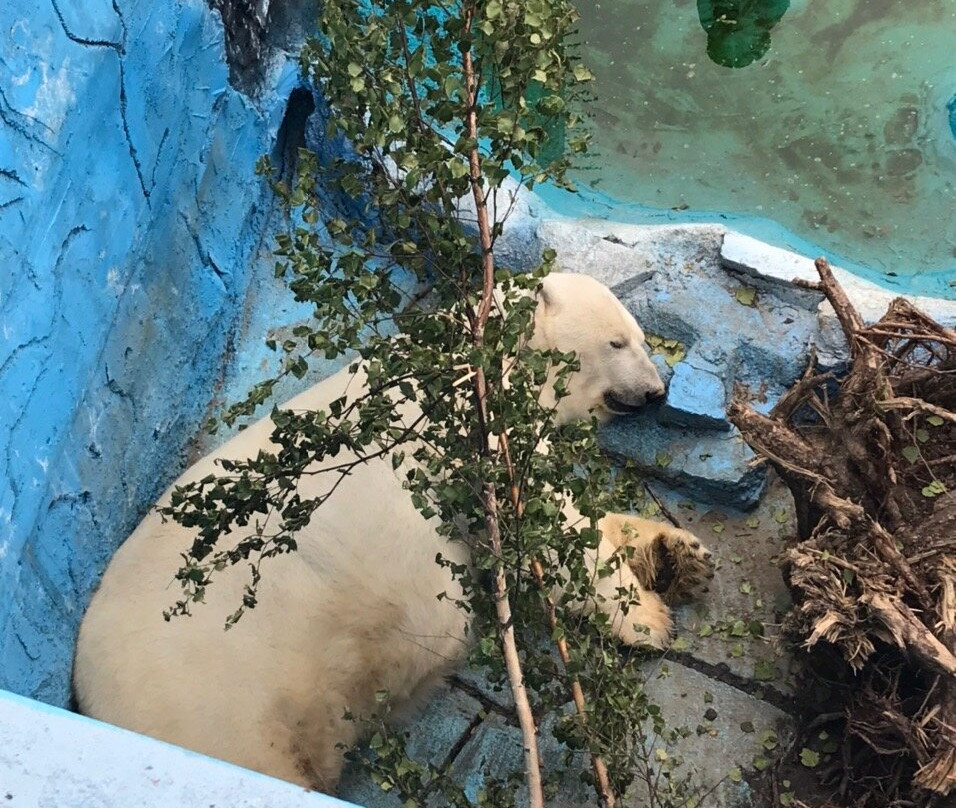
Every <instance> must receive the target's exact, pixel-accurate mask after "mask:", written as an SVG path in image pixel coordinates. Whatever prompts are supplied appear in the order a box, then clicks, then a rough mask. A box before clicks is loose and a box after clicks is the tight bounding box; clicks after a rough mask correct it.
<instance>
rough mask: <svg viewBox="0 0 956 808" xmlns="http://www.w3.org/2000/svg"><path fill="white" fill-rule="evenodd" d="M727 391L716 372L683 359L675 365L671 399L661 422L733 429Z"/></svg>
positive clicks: (667, 402) (663, 407)
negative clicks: (728, 412) (729, 419)
mask: <svg viewBox="0 0 956 808" xmlns="http://www.w3.org/2000/svg"><path fill="white" fill-rule="evenodd" d="M726 398H727V393H726V390H725V389H724V382H723V380H722V379H721V378H720V377H719V376H718V375H717V374H716V373H713V372H711V371H709V370H704V369H703V368H699V367H695V366H694V365H692V364H691V363H690V362H679V363H678V364H677V366H676V367H675V368H674V374H673V376H672V377H671V380H670V385H669V387H668V389H667V400H666V401H665V402H664V403H663V405H662V406H661V411H660V416H661V422H662V423H665V424H671V425H673V426H679V427H685V428H687V429H705V430H706V429H715V430H723V431H726V430H728V429H730V422H729V421H728V420H727V411H726Z"/></svg>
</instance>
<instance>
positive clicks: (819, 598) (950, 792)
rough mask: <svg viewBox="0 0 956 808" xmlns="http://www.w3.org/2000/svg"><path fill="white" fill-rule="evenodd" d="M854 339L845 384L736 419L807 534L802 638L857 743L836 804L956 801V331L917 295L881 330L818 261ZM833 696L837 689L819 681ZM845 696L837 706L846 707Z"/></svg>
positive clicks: (823, 378) (811, 386) (747, 410)
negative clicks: (919, 304) (784, 487)
mask: <svg viewBox="0 0 956 808" xmlns="http://www.w3.org/2000/svg"><path fill="white" fill-rule="evenodd" d="M816 266H817V270H818V272H819V274H820V282H819V283H814V284H806V285H807V286H811V287H813V288H815V289H818V290H819V291H821V292H822V293H823V294H824V295H825V296H826V298H827V299H828V300H829V302H830V304H831V305H832V306H833V309H834V310H835V312H836V314H837V317H838V318H839V321H840V324H841V326H842V328H843V331H844V333H845V335H846V338H847V341H848V343H849V345H850V354H851V365H850V368H849V371H848V373H847V374H846V376H845V377H843V378H842V379H840V380H839V381H838V380H836V379H835V378H834V377H833V375H832V374H828V373H818V372H816V370H815V368H814V366H813V365H814V361H813V359H811V363H810V367H808V369H807V372H806V373H805V374H804V377H803V378H802V379H801V380H800V381H799V382H797V384H796V385H795V386H794V388H793V389H792V390H791V391H790V392H789V393H787V395H785V396H784V397H783V398H782V399H781V400H780V402H779V403H778V404H777V406H776V407H775V409H774V411H773V412H771V414H770V416H769V417H767V416H764V415H761V414H759V413H758V412H756V411H755V410H754V409H753V408H752V407H751V406H750V405H749V404H748V401H747V397H746V391H744V390H738V391H737V393H736V395H735V397H734V401H733V404H732V406H731V412H730V417H731V420H732V421H733V422H734V423H735V424H736V425H737V427H738V428H739V429H740V431H741V433H742V434H743V436H744V439H745V440H746V441H747V442H748V443H749V444H750V445H751V446H752V447H753V448H754V449H755V450H756V451H757V452H758V454H760V455H762V456H763V457H764V458H766V459H767V460H768V461H769V462H770V463H771V464H772V465H773V466H774V467H775V468H776V470H777V472H778V473H779V474H780V476H781V477H782V478H783V479H784V480H785V481H786V483H787V484H788V486H789V488H790V490H791V492H792V493H793V496H794V501H795V505H796V509H797V523H798V534H799V535H798V536H796V537H794V540H793V542H792V543H791V545H790V546H789V547H788V550H787V552H786V554H785V563H786V566H787V572H788V576H789V584H790V588H791V591H792V594H793V598H794V604H795V605H794V608H793V610H792V612H791V614H790V615H789V617H788V624H787V628H788V630H789V633H790V635H791V636H793V637H795V638H797V639H798V640H799V641H800V642H801V643H802V645H803V646H804V647H806V648H807V649H808V651H807V652H808V654H809V655H810V657H811V664H808V665H807V666H806V668H807V670H808V671H809V672H810V673H808V675H809V676H810V677H813V676H814V675H817V676H818V677H824V678H825V679H826V682H825V686H826V688H827V690H828V693H829V697H830V704H831V706H829V707H828V708H827V709H828V710H829V711H833V712H834V718H835V720H836V724H835V725H834V727H833V728H832V729H835V732H832V731H831V733H830V734H831V736H833V735H838V736H839V737H841V738H842V741H841V749H840V750H839V753H838V754H836V755H834V759H835V761H836V763H835V765H834V766H832V767H831V772H830V773H831V774H832V775H833V782H834V787H833V794H834V797H833V799H839V800H840V801H841V802H842V803H843V804H844V805H852V806H874V808H876V806H879V808H883V806H894V805H900V806H902V805H907V806H910V805H912V806H934V805H938V806H943V805H951V804H953V803H951V802H950V800H953V801H954V802H956V331H954V330H953V329H950V328H945V327H943V326H941V325H939V324H938V323H936V322H935V321H933V320H932V319H931V318H929V317H927V316H926V315H925V314H923V313H922V312H920V311H919V310H917V309H916V308H914V307H913V306H912V305H911V304H910V303H908V302H907V301H905V300H903V299H896V300H894V301H893V302H892V304H891V305H890V307H889V310H888V311H887V313H886V314H885V315H884V316H883V318H882V319H881V320H880V321H879V322H877V323H876V324H874V325H872V326H867V325H865V323H864V322H863V320H862V318H861V317H860V315H859V314H858V313H857V311H856V310H855V309H854V308H853V306H852V304H851V303H850V301H849V300H848V298H847V297H846V295H845V293H844V292H843V290H842V289H841V287H840V286H839V284H838V283H837V282H836V280H835V279H834V277H833V274H832V272H831V270H830V267H829V265H828V264H827V262H826V260H824V259H822V258H821V259H818V260H817V262H816ZM807 684H808V685H809V686H811V687H813V686H816V687H818V688H819V687H822V686H823V685H824V682H823V681H822V679H818V680H817V681H815V682H814V681H809V682H808V683H807ZM834 701H836V707H833V706H832V704H833V702H834Z"/></svg>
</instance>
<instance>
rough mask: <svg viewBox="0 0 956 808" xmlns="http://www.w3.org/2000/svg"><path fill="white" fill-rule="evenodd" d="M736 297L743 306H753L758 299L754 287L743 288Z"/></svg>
mask: <svg viewBox="0 0 956 808" xmlns="http://www.w3.org/2000/svg"><path fill="white" fill-rule="evenodd" d="M734 297H735V298H736V299H737V302H738V303H739V304H740V305H741V306H753V305H754V302H755V301H756V299H757V290H756V289H754V288H753V287H752V286H741V287H740V288H739V289H738V290H737V293H736V294H735V295H734Z"/></svg>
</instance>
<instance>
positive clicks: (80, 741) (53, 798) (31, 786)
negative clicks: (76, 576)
mask: <svg viewBox="0 0 956 808" xmlns="http://www.w3.org/2000/svg"><path fill="white" fill-rule="evenodd" d="M236 709H239V710H241V709H242V704H241V702H240V703H237V705H236ZM210 731H215V728H214V727H211V728H210ZM0 806H10V808H114V807H115V808H354V806H352V804H351V803H347V802H344V801H342V800H339V799H336V798H334V797H329V796H327V795H325V794H319V793H317V792H312V791H306V790H304V789H302V788H300V787H298V786H295V785H292V784H291V783H286V782H283V781H281V780H276V779H274V778H272V777H267V776H266V775H263V774H259V773H257V772H253V771H249V770H247V769H243V768H241V767H239V766H234V765H232V764H230V763H224V762H222V761H219V760H215V759H214V758H210V757H207V756H205V755H201V754H199V753H197V752H192V751H189V750H187V749H182V748H181V747H178V746H173V745H171V744H167V743H163V742H162V741H157V740H155V739H153V738H148V737H146V736H145V735H139V734H138V733H135V732H130V731H128V730H124V729H120V728H118V727H114V726H111V725H109V724H104V723H103V722H101V721H96V720H94V719H91V718H87V717H85V716H81V715H77V714H75V713H71V712H69V711H67V710H62V709H60V708H58V707H51V706H50V705H48V704H43V703H41V702H38V701H33V700H31V699H28V698H24V697H22V696H18V695H16V694H13V693H9V692H7V691H4V690H0Z"/></svg>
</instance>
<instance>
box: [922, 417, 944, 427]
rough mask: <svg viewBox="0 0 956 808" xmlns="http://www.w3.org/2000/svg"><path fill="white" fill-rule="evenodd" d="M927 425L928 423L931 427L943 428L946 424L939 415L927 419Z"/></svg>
mask: <svg viewBox="0 0 956 808" xmlns="http://www.w3.org/2000/svg"><path fill="white" fill-rule="evenodd" d="M926 423H928V424H929V425H930V426H942V425H943V424H944V423H946V422H945V421H944V420H943V419H942V418H940V417H939V416H938V415H930V416H929V417H928V418H927V419H926Z"/></svg>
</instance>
